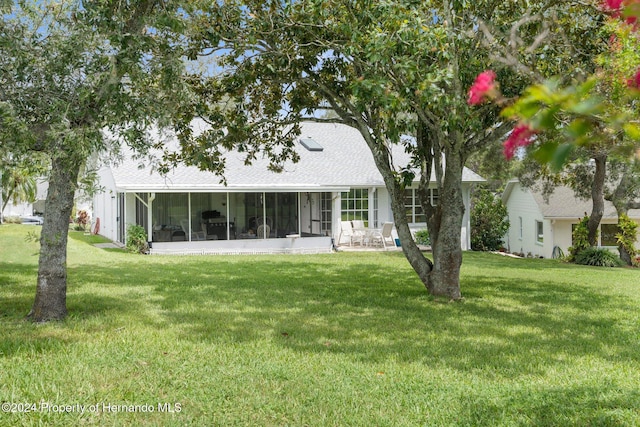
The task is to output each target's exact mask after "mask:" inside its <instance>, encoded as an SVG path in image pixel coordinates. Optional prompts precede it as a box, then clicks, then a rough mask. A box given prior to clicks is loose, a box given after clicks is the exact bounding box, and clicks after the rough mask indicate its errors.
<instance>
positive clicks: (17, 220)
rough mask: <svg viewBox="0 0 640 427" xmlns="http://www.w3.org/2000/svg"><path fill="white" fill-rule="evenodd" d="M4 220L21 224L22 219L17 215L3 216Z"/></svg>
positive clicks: (8, 222) (7, 222)
mask: <svg viewBox="0 0 640 427" xmlns="http://www.w3.org/2000/svg"><path fill="white" fill-rule="evenodd" d="M4 222H5V223H6V224H22V219H20V217H19V216H5V217H4Z"/></svg>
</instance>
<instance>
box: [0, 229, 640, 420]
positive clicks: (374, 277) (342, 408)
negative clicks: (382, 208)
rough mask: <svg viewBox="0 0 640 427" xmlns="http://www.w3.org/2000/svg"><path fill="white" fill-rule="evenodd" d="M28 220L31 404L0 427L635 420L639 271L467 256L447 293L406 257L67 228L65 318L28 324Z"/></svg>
mask: <svg viewBox="0 0 640 427" xmlns="http://www.w3.org/2000/svg"><path fill="white" fill-rule="evenodd" d="M34 230H38V229H37V228H34V227H31V226H20V225H3V226H0V401H1V402H3V403H4V402H13V403H15V404H16V405H13V409H18V405H19V404H24V403H29V404H35V405H36V406H35V407H30V409H35V410H36V412H31V413H22V414H18V413H6V412H5V413H0V425H3V426H4V425H7V426H9V425H10V426H16V425H25V426H31V425H60V426H68V425H79V424H85V425H87V424H88V425H119V426H120V425H197V426H200V425H211V426H214V425H215V426H225V425H239V426H245V425H251V426H254V425H255V426H283V425H290V426H305V425H306V426H394V427H396V426H414V425H433V426H448V425H451V426H458V425H469V426H475V425H480V426H489V425H490V426H500V425H529V426H541V425H554V426H555V425H562V426H567V425H575V426H587V425H594V426H595V425H611V426H618V425H640V360H639V359H640V319H639V316H640V292H639V291H640V270H638V269H600V268H592V267H582V266H573V265H567V264H562V263H559V262H556V261H553V260H520V259H510V258H504V257H500V256H498V255H491V254H479V253H465V255H464V264H463V270H462V289H463V295H464V296H465V300H464V301H463V302H460V303H448V302H445V301H441V300H434V299H432V298H430V297H428V296H427V294H426V291H425V290H424V288H423V287H422V286H421V285H420V283H419V281H418V280H417V278H416V276H415V275H414V273H413V272H412V270H411V269H410V267H409V265H408V263H407V262H406V260H405V259H404V257H403V256H402V254H401V253H337V254H331V255H305V256H286V255H278V256H218V257H215V256H194V257H187V256H182V257H177V256H176V257H172V256H141V255H131V254H127V253H124V252H122V251H119V250H105V249H98V248H96V247H94V246H92V245H91V243H94V241H89V240H88V239H87V236H83V234H82V233H78V232H75V233H72V235H71V238H70V241H69V262H68V266H69V280H68V285H69V289H68V301H67V305H68V308H69V313H70V314H69V317H68V319H67V320H66V321H64V322H61V323H53V324H46V325H34V324H32V323H30V322H27V321H25V320H24V316H25V315H26V314H27V312H28V311H29V308H30V306H31V303H32V302H33V297H34V292H35V282H36V272H37V250H38V245H37V244H36V243H33V242H30V241H26V240H25V239H24V237H25V235H26V234H27V232H29V231H34ZM164 404H168V405H167V406H164ZM46 405H50V406H49V408H47V407H46ZM53 405H84V406H85V413H84V414H81V413H78V412H72V413H59V412H55V410H54V409H57V410H59V409H60V407H55V406H53ZM116 405H120V406H118V407H117V406H116ZM123 405H138V407H137V408H122V406H123ZM158 405H160V407H159V406H158ZM3 408H5V405H3ZM109 408H112V409H111V412H109ZM149 408H151V409H153V412H149ZM169 408H170V409H172V410H174V412H173V413H169V412H168V411H167V409H169ZM71 409H74V410H75V411H78V409H79V406H75V407H73V408H71ZM95 409H97V410H98V411H97V412H96V411H93V410H95ZM124 409H136V410H137V412H124ZM90 410H91V412H90ZM143 410H147V412H143ZM178 410H179V412H178Z"/></svg>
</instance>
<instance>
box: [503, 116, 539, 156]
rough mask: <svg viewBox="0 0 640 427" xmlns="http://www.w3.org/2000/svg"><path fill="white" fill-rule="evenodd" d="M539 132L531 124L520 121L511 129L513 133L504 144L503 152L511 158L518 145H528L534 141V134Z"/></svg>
mask: <svg viewBox="0 0 640 427" xmlns="http://www.w3.org/2000/svg"><path fill="white" fill-rule="evenodd" d="M536 133H538V132H537V131H536V130H535V129H531V128H530V127H529V125H526V124H524V123H518V125H516V127H515V128H513V130H512V131H511V135H509V138H507V140H506V141H505V142H504V144H503V153H504V156H505V157H506V158H507V160H511V159H512V158H513V155H514V154H515V152H516V150H517V149H518V147H526V146H527V145H529V144H531V143H532V142H533V136H534V135H535V134H536Z"/></svg>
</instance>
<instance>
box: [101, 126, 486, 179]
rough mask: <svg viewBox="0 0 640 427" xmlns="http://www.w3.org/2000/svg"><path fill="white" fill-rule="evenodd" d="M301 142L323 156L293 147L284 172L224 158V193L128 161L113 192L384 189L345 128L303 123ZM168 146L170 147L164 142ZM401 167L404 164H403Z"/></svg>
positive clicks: (361, 144)
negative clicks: (296, 156) (293, 157)
mask: <svg viewBox="0 0 640 427" xmlns="http://www.w3.org/2000/svg"><path fill="white" fill-rule="evenodd" d="M301 128H302V133H301V135H300V138H311V139H313V140H314V141H316V142H317V143H318V144H319V145H321V146H322V148H323V150H322V151H309V150H307V149H306V148H304V147H303V146H302V144H300V142H298V146H297V152H298V154H299V155H300V160H299V162H298V163H293V162H287V164H286V166H285V168H284V171H283V172H281V173H275V172H272V171H270V170H268V168H267V167H268V164H269V162H268V160H267V159H265V158H258V159H256V160H255V161H254V162H253V164H252V165H250V166H246V165H245V164H244V155H243V154H242V153H238V152H235V151H233V152H230V153H228V154H227V156H226V162H227V164H226V170H225V178H226V180H227V187H224V186H223V185H222V184H221V183H220V178H219V177H217V176H216V175H215V174H213V173H211V172H205V171H200V170H199V169H197V168H196V167H187V166H181V167H178V168H176V169H175V170H174V171H172V172H170V173H169V174H167V175H166V176H161V175H160V174H159V173H157V172H155V173H152V168H151V167H150V166H148V165H141V164H140V163H141V162H140V161H135V160H132V159H130V158H127V159H125V160H124V161H123V162H121V163H120V164H118V165H114V166H112V173H113V177H114V180H115V184H116V187H117V188H119V189H121V190H127V191H186V190H189V191H215V190H230V191H232V190H234V189H236V190H248V189H251V188H253V189H267V188H275V189H280V190H281V191H285V190H290V191H296V190H303V189H309V188H317V189H318V190H322V189H324V190H325V191H332V190H331V189H333V191H338V190H339V189H346V188H353V187H375V186H378V187H380V186H384V181H383V179H382V176H381V175H380V173H379V172H378V170H377V168H376V166H375V163H374V160H373V155H372V154H371V151H370V150H369V148H368V147H367V145H366V142H365V141H364V139H363V138H362V136H361V135H360V133H359V132H358V131H357V130H356V129H354V128H352V127H349V126H346V125H341V124H332V123H314V122H304V123H302V124H301ZM168 142H169V144H171V143H175V140H174V141H171V140H169V141H168ZM392 153H393V157H394V159H395V161H396V163H398V164H401V165H403V166H404V165H406V163H407V161H408V159H409V155H408V154H406V153H404V149H403V148H402V147H400V146H398V147H394V150H393V152H392ZM402 162H404V164H403V163H402ZM463 181H466V182H482V181H484V180H483V179H482V178H481V177H480V176H479V175H477V174H476V173H474V172H472V171H471V170H469V169H467V168H465V169H464V172H463Z"/></svg>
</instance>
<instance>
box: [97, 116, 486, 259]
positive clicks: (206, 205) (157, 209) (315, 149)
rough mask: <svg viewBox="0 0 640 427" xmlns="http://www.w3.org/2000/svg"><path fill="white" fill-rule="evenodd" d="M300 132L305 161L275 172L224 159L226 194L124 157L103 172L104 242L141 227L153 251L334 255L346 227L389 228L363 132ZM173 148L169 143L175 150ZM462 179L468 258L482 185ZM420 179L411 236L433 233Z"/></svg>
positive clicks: (317, 127)
mask: <svg viewBox="0 0 640 427" xmlns="http://www.w3.org/2000/svg"><path fill="white" fill-rule="evenodd" d="M198 125H199V124H198V123H197V122H196V123H194V129H197V127H198ZM301 127H302V133H301V137H300V139H299V140H298V141H297V147H296V149H297V152H298V153H299V155H300V160H299V162H298V163H295V164H294V163H292V162H288V163H287V164H286V166H285V168H284V171H283V172H282V173H274V172H271V171H269V170H268V169H267V166H268V161H267V159H262V158H258V159H256V160H255V161H254V162H253V164H252V165H249V166H247V165H245V164H244V155H243V154H242V153H238V152H235V151H232V152H229V153H227V154H226V162H227V164H226V171H225V178H226V180H227V185H226V186H225V185H223V184H221V183H220V178H219V177H218V176H216V175H214V174H213V173H210V172H204V171H200V170H198V169H197V168H196V167H187V166H180V167H177V168H176V169H174V170H173V171H171V172H170V173H169V174H168V175H166V176H162V175H160V174H159V173H157V172H154V171H153V170H152V168H151V167H149V165H148V164H146V165H143V164H141V162H140V161H134V160H132V159H131V157H130V156H127V155H125V156H124V160H123V161H121V162H120V163H118V164H111V165H108V166H105V167H103V168H102V169H101V170H100V171H99V177H100V186H101V187H102V188H104V189H105V192H103V193H101V194H98V195H97V196H96V197H95V198H94V217H95V218H96V219H99V220H100V234H102V235H103V236H105V237H108V238H110V239H112V240H114V241H119V242H123V243H124V242H125V241H126V229H127V227H128V225H131V224H137V225H140V226H142V227H144V229H145V230H147V235H148V236H150V239H149V240H150V241H151V251H152V253H164V252H170V253H246V252H249V253H259V252H323V251H326V252H328V251H330V250H331V248H332V241H333V242H334V243H335V244H340V243H344V242H339V241H338V239H339V238H340V237H341V229H340V228H341V227H340V223H341V221H346V220H363V221H364V222H365V224H366V225H367V226H368V227H369V228H380V227H382V224H383V223H384V222H388V221H392V220H393V216H392V213H391V204H390V200H389V194H388V192H387V189H386V187H385V185H384V181H383V179H382V176H381V175H380V173H379V172H378V170H377V168H376V166H375V164H374V161H373V156H372V154H371V152H370V150H369V148H368V147H367V145H366V142H365V141H364V139H363V138H362V136H361V135H360V133H359V132H358V131H357V130H356V129H353V128H351V127H349V126H346V125H340V124H329V123H313V122H304V123H302V124H301ZM175 143H176V142H175V138H170V137H169V139H168V140H167V144H169V145H168V146H171V144H175ZM392 154H393V157H394V162H395V163H396V164H397V165H402V166H406V165H407V164H408V162H409V155H408V154H406V153H405V152H404V149H403V147H395V148H394V151H393V153H392ZM462 179H463V194H464V203H465V208H466V213H465V216H464V220H463V223H462V235H461V237H462V248H463V249H464V250H467V249H469V248H470V233H469V228H470V220H469V214H468V212H469V199H470V189H471V186H472V185H473V184H474V183H477V182H483V181H484V179H483V178H481V177H480V176H479V175H477V174H476V173H474V172H472V171H471V170H469V169H466V168H465V169H464V173H463V178H462ZM418 180H419V177H416V180H415V182H414V186H412V188H410V189H407V190H406V214H407V218H408V220H409V223H410V227H411V228H412V230H419V229H423V228H426V223H425V219H424V216H423V215H422V213H421V208H420V207H419V202H418V201H417V199H416V197H415V194H414V193H415V192H414V187H417V183H418ZM436 193H437V191H435V190H433V191H432V197H433V198H434V199H437V197H438V195H437V194H436ZM261 226H262V227H261ZM259 227H261V228H260V229H259ZM394 233H395V231H394ZM394 236H395V235H394ZM332 239H333V240H332ZM343 240H345V239H344V236H343Z"/></svg>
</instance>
